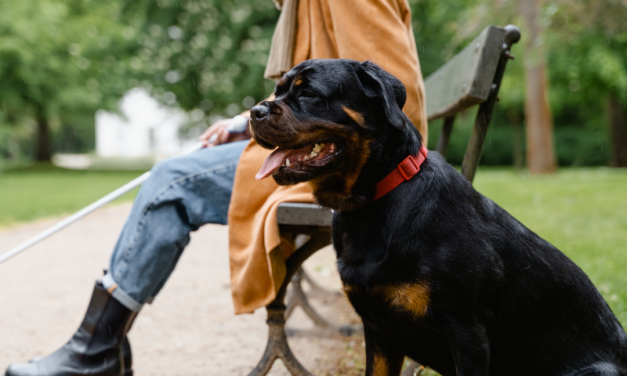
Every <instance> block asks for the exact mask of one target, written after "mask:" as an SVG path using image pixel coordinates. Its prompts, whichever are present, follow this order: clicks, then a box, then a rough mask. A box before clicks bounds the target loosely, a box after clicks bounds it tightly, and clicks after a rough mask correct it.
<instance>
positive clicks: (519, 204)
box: [0, 168, 627, 327]
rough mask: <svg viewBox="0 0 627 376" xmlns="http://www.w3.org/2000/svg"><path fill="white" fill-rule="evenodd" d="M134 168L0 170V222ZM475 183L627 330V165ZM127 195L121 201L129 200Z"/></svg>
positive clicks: (54, 210)
mask: <svg viewBox="0 0 627 376" xmlns="http://www.w3.org/2000/svg"><path fill="white" fill-rule="evenodd" d="M140 174H141V172H139V171H72V170H64V169H58V168H40V169H22V170H11V171H8V172H7V171H5V172H3V173H1V174H0V208H1V209H2V210H0V227H2V226H7V225H12V224H15V223H17V222H25V221H31V220H34V219H37V218H41V217H49V216H57V215H62V214H67V213H72V212H74V211H77V210H79V209H81V208H82V207H84V206H86V205H88V204H90V203H91V202H93V201H95V200H96V199H98V198H100V197H102V196H104V195H105V194H107V193H109V192H111V191H112V190H114V189H116V188H118V187H119V186H121V185H123V184H124V183H126V182H128V181H130V180H132V179H133V178H135V177H137V176H139V175H140ZM475 186H476V188H477V189H478V190H479V191H480V192H481V193H483V194H484V195H486V196H487V197H489V198H491V199H492V200H494V201H496V202H497V203H498V204H499V205H501V206H502V207H503V208H505V210H507V211H509V212H510V213H511V214H512V215H513V216H514V217H516V218H518V220H520V221H521V222H522V223H524V224H525V225H526V226H527V227H529V228H530V229H531V230H533V231H535V232H536V233H538V234H539V235H540V236H542V237H543V238H545V239H547V240H548V241H550V242H551V243H552V244H554V245H555V246H556V247H558V248H559V249H560V250H561V251H562V252H564V253H566V254H567V255H568V256H569V257H570V258H571V259H572V260H573V261H575V262H576V263H577V264H578V265H579V266H580V267H581V268H582V269H583V270H584V271H585V272H586V273H587V274H588V276H590V278H591V279H592V281H593V282H594V283H595V285H596V286H597V287H598V288H599V289H600V290H601V293H602V294H603V296H604V297H605V299H606V300H607V301H608V303H609V304H610V306H611V307H612V310H614V313H616V315H617V316H618V318H619V319H620V321H621V323H622V324H623V326H625V327H627V170H611V169H605V168H600V169H562V170H561V171H560V172H559V173H558V174H556V175H551V176H530V175H528V174H526V173H520V174H519V173H515V172H513V171H512V170H508V169H489V168H482V169H481V170H480V171H479V172H478V173H477V177H476V181H475ZM135 193H136V192H131V193H129V194H127V195H125V196H124V197H122V198H121V199H118V202H119V201H130V200H132V199H133V197H134V196H135Z"/></svg>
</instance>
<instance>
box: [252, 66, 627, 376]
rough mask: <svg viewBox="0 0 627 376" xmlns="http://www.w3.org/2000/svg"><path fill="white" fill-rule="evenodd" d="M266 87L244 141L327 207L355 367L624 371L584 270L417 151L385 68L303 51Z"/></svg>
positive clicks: (617, 330) (619, 347)
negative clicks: (271, 89) (355, 340)
mask: <svg viewBox="0 0 627 376" xmlns="http://www.w3.org/2000/svg"><path fill="white" fill-rule="evenodd" d="M275 95H276V99H275V100H274V101H264V102H261V103H259V104H258V105H256V106H255V107H254V108H253V109H252V111H251V118H252V119H251V133H252V136H253V137H254V139H255V141H256V142H257V143H258V144H259V145H261V146H262V147H264V148H268V149H276V150H275V151H274V152H273V153H272V154H270V156H269V157H268V158H267V159H266V161H265V162H264V164H263V166H262V167H261V169H260V171H259V173H258V174H257V178H258V179H262V178H265V177H268V176H272V177H273V178H274V180H276V182H277V183H278V184H281V185H287V184H295V183H300V182H309V184H310V185H311V188H312V189H313V194H314V196H315V199H316V201H317V202H318V203H319V204H320V205H322V206H325V207H328V208H331V209H333V210H334V211H335V212H334V216H333V232H332V233H333V245H334V247H335V250H336V252H337V265H338V269H339V272H340V276H341V279H342V283H343V286H344V291H345V292H346V295H347V296H348V299H349V300H350V302H351V304H352V305H353V307H354V308H355V310H356V312H357V313H358V314H359V316H361V319H362V320H363V323H364V335H365V339H366V375H398V374H399V373H400V372H401V368H402V364H403V358H404V357H405V356H408V357H410V358H412V359H414V360H416V361H417V362H419V363H420V364H422V365H425V366H428V367H430V368H432V369H434V370H436V371H437V372H439V373H440V374H442V375H444V376H449V375H456V376H462V375H463V376H468V375H481V376H484V375H503V376H505V375H507V376H517V375H520V376H523V375H524V376H531V375H551V376H554V375H561V376H567V375H568V376H575V375H577V376H583V375H607V376H609V375H612V376H618V375H627V335H626V334H625V331H624V330H623V328H622V326H621V324H620V322H619V321H618V320H617V319H616V317H615V316H614V314H613V313H612V311H611V309H610V308H609V306H608V305H607V303H606V302H605V301H604V300H603V297H602V296H601V294H600V293H599V292H598V291H597V289H596V288H595V286H594V285H593V284H592V282H591V281H590V279H588V277H587V276H586V275H585V273H584V272H583V271H582V270H581V269H580V268H579V267H577V265H575V264H574V263H573V262H572V261H571V260H570V259H569V258H568V257H566V256H565V255H564V254H563V253H562V252H560V251H559V250H558V249H557V248H555V247H554V246H553V245H551V244H550V243H548V242H547V241H546V240H543V239H542V238H540V237H539V236H538V235H536V234H535V233H534V232H533V231H531V230H529V229H528V228H526V227H525V226H524V225H523V224H521V223H520V222H518V221H517V220H516V219H515V218H513V217H512V216H511V215H510V214H508V213H507V212H506V211H505V210H503V208H501V207H500V206H498V205H497V204H495V203H494V202H493V201H491V200H490V199H488V198H487V197H484V196H483V195H481V194H480V193H479V192H477V191H476V190H475V189H474V188H473V187H472V185H471V184H470V183H469V182H468V181H466V180H465V179H464V177H463V176H462V175H461V174H460V173H458V172H457V171H456V170H455V169H454V168H453V167H452V166H450V165H449V164H448V163H446V161H445V160H444V159H443V158H442V156H440V155H438V153H436V152H428V153H426V152H425V149H424V148H423V147H422V144H421V142H422V138H421V136H420V134H419V132H418V131H417V129H416V128H415V126H414V125H413V124H412V123H411V121H410V120H409V118H407V116H405V114H404V113H403V112H402V108H403V105H404V104H405V98H406V93H405V87H404V86H403V84H402V83H401V82H400V81H399V80H398V79H396V78H395V77H394V76H392V75H391V74H389V73H387V72H385V71H384V70H383V69H381V68H380V67H379V66H377V65H376V64H374V63H372V62H368V61H366V62H361V63H360V62H357V61H352V60H310V61H305V62H303V63H301V64H299V65H298V66H296V67H294V68H293V69H292V70H291V71H290V72H288V73H287V74H286V75H285V76H284V77H283V79H282V80H281V81H280V82H278V84H277V86H276V89H275ZM421 155H422V157H421ZM409 156H413V158H409V159H412V161H410V162H411V163H410V164H409V165H408V164H407V161H406V160H407V159H408V157H409ZM425 157H426V158H425ZM403 161H405V164H403V163H402V162H403ZM399 165H401V166H400V167H399ZM403 166H404V167H403ZM407 166H409V167H407ZM412 166H413V167H412ZM412 169H413V172H412V171H411V170H412ZM399 170H403V171H399ZM417 170H418V171H417ZM416 171H417V173H416ZM395 174H396V175H397V177H398V175H403V178H402V182H401V183H400V184H397V185H396V186H395V188H393V189H391V190H390V187H388V188H387V190H389V192H387V193H385V189H384V192H383V193H384V194H382V192H381V185H382V184H383V183H381V182H382V181H386V179H388V180H389V178H387V177H388V176H391V175H395ZM412 175H413V176H412ZM397 183H398V182H397ZM383 185H386V184H383ZM388 185H389V184H388ZM384 188H385V187H384ZM379 196H380V197H379Z"/></svg>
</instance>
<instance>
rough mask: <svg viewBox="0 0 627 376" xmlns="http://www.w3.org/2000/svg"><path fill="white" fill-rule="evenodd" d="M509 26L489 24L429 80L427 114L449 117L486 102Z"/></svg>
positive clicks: (434, 116) (427, 85) (427, 82)
mask: <svg viewBox="0 0 627 376" xmlns="http://www.w3.org/2000/svg"><path fill="white" fill-rule="evenodd" d="M504 38H505V30H504V29H502V28H500V27H496V26H488V27H486V28H485V29H484V30H483V31H482V32H481V34H480V35H479V36H478V37H477V38H475V40H473V41H472V43H470V44H469V45H468V46H467V47H466V48H464V49H463V50H462V51H461V52H459V53H458V54H457V55H455V56H454V57H453V58H452V59H451V60H449V61H448V62H447V63H446V64H444V65H443V66H442V67H441V68H440V69H438V70H437V71H435V72H434V73H433V74H431V75H430V76H429V77H427V79H426V80H425V91H426V100H427V117H428V119H429V120H435V119H439V118H442V117H449V116H452V115H455V114H457V113H458V112H460V111H462V110H464V109H466V108H468V107H471V106H473V105H476V104H479V103H482V102H484V101H485V100H487V99H488V95H489V94H490V86H491V85H492V82H493V79H494V74H495V72H496V67H497V65H498V62H499V59H500V57H501V54H502V51H503V50H502V46H503V43H504Z"/></svg>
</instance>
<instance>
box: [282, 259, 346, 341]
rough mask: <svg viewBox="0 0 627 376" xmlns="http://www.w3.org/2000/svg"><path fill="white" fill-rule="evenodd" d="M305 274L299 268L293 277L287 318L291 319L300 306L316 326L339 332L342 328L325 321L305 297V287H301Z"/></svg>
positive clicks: (286, 312) (286, 313)
mask: <svg viewBox="0 0 627 376" xmlns="http://www.w3.org/2000/svg"><path fill="white" fill-rule="evenodd" d="M304 273H305V272H304V270H303V268H299V269H298V271H297V272H296V273H295V274H294V276H293V277H292V291H291V296H290V300H289V302H288V303H287V310H286V311H285V317H290V315H291V314H292V312H294V308H296V306H300V307H301V308H302V309H303V311H305V314H307V316H309V318H310V319H311V320H312V321H313V322H314V324H316V326H319V327H321V328H325V329H331V330H337V331H339V330H340V328H339V327H338V326H336V325H333V324H331V323H330V322H328V321H327V320H325V319H324V318H323V317H322V316H320V314H318V312H316V310H315V309H314V308H313V307H312V306H311V305H310V304H309V301H308V300H307V295H305V292H304V291H303V287H302V286H301V282H302V280H303V274H304Z"/></svg>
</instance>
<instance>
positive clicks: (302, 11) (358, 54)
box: [228, 0, 427, 314]
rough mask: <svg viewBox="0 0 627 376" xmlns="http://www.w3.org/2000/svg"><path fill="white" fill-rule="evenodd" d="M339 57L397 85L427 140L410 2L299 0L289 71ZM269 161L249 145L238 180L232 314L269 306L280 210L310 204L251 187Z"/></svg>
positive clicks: (274, 189) (278, 277) (282, 190)
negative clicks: (369, 64) (379, 71)
mask: <svg viewBox="0 0 627 376" xmlns="http://www.w3.org/2000/svg"><path fill="white" fill-rule="evenodd" d="M336 58H343V59H354V60H358V61H364V60H371V61H373V62H375V63H377V64H378V65H380V66H381V67H382V68H383V69H385V70H386V71H388V72H390V73H391V74H393V75H394V76H396V77H397V78H399V79H400V80H401V81H402V82H403V84H404V85H405V88H406V90H407V102H406V103H405V107H404V108H403V111H404V112H405V114H407V116H408V117H409V118H410V119H411V121H412V122H413V123H414V125H415V126H416V127H417V128H418V129H419V130H420V133H421V134H422V136H423V137H424V138H425V140H426V137H427V117H426V109H425V99H424V87H423V81H422V74H421V73H420V66H419V63H418V55H417V53H416V44H415V41H414V35H413V32H412V27H411V13H410V10H409V6H408V4H407V0H300V1H299V3H298V22H297V33H296V48H295V52H294V59H293V61H294V65H297V64H298V63H300V62H302V61H304V60H307V59H336ZM269 154H270V151H269V150H264V149H262V148H261V147H259V146H258V145H257V144H256V143H255V142H254V141H252V140H251V142H250V144H249V145H248V147H247V148H246V150H245V151H244V153H243V154H242V157H241V159H240V162H239V165H238V168H237V171H236V174H235V186H234V189H233V196H232V199H231V204H230V208H229V218H228V220H229V242H230V261H231V291H232V294H233V303H234V306H235V313H237V314H240V313H249V312H253V311H254V310H255V309H257V308H259V307H263V306H265V305H267V304H268V303H270V302H272V300H274V298H275V296H276V291H277V290H278V289H279V287H280V286H281V283H283V280H284V278H285V259H286V258H288V257H289V256H290V255H291V253H292V252H293V249H292V247H290V246H289V243H288V242H283V245H282V242H281V239H280V237H279V229H278V226H277V224H276V209H277V207H278V205H279V204H280V203H282V202H313V196H312V194H311V190H310V188H309V186H308V185H306V184H298V185H294V186H289V187H280V186H278V185H277V184H276V183H275V182H274V180H272V179H265V180H263V181H257V180H255V174H256V173H257V171H258V170H259V168H260V167H261V165H262V164H263V161H264V160H265V158H266V157H267V156H268V155H269Z"/></svg>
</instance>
